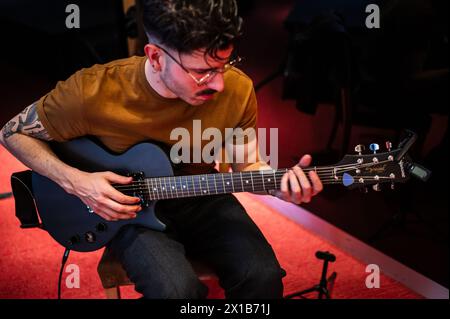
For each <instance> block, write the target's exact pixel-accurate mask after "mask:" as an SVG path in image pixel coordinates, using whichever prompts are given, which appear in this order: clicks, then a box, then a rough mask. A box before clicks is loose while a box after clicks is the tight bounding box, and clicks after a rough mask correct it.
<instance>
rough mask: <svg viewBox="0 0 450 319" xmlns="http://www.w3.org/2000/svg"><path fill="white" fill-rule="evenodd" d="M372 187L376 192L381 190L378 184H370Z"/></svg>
mask: <svg viewBox="0 0 450 319" xmlns="http://www.w3.org/2000/svg"><path fill="white" fill-rule="evenodd" d="M372 188H373V190H374V191H376V192H379V191H381V187H380V184H375V185H373V186H372Z"/></svg>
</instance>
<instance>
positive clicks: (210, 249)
mask: <svg viewBox="0 0 450 319" xmlns="http://www.w3.org/2000/svg"><path fill="white" fill-rule="evenodd" d="M156 214H157V216H158V217H159V218H160V220H161V221H163V222H164V223H165V224H166V225H167V229H166V231H164V232H159V231H154V230H150V229H147V228H144V227H137V226H126V227H124V228H123V229H122V231H121V232H120V233H119V234H118V236H116V237H115V238H114V240H113V241H112V242H111V244H110V249H111V250H112V252H113V253H114V254H115V255H116V256H117V258H119V260H120V261H121V263H122V264H123V267H124V268H125V270H126V271H127V274H128V276H129V278H130V279H131V281H133V282H134V283H135V285H136V291H138V292H140V293H142V294H143V296H144V297H145V298H205V297H206V295H207V293H208V289H207V287H206V286H205V285H204V284H203V283H202V282H201V281H200V280H199V279H198V277H197V275H196V274H195V272H194V270H193V269H192V266H191V264H190V262H189V261H188V259H186V255H188V256H189V257H192V258H194V259H197V260H200V261H203V262H205V263H206V264H207V265H208V266H210V267H211V268H212V269H213V270H214V271H215V272H216V274H217V275H218V277H219V283H220V285H221V287H222V288H223V289H224V290H225V296H226V297H227V298H281V297H282V294H283V285H282V274H283V270H282V269H281V268H280V265H279V263H278V261H277V259H276V257H275V254H274V252H273V250H272V247H271V246H270V245H269V243H268V242H267V240H266V239H265V238H264V236H263V234H262V233H261V231H260V230H259V229H258V227H257V226H256V225H255V223H254V222H253V221H252V220H251V218H250V217H249V216H248V215H247V213H246V212H245V209H244V208H243V207H242V205H241V204H240V203H239V201H238V200H237V199H236V198H235V197H234V196H233V195H229V194H228V195H216V196H205V197H197V198H182V199H175V200H164V201H159V202H158V203H157V204H156Z"/></svg>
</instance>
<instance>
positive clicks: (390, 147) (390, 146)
mask: <svg viewBox="0 0 450 319" xmlns="http://www.w3.org/2000/svg"><path fill="white" fill-rule="evenodd" d="M386 149H387V150H388V152H390V151H391V149H392V143H391V141H386Z"/></svg>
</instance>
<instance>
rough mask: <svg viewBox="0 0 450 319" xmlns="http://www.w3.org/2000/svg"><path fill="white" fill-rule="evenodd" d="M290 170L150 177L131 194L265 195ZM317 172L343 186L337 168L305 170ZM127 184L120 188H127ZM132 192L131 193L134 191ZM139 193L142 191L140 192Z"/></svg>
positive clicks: (162, 196) (154, 196) (159, 196)
mask: <svg viewBox="0 0 450 319" xmlns="http://www.w3.org/2000/svg"><path fill="white" fill-rule="evenodd" d="M287 171H288V169H279V170H262V171H244V172H233V173H216V174H201V175H184V176H168V177H150V178H144V179H143V180H138V181H135V182H134V183H133V184H134V185H135V189H134V191H133V188H132V187H131V185H133V184H130V185H127V186H128V188H127V190H128V191H127V193H129V194H130V193H131V194H134V195H135V196H136V193H141V194H143V195H144V199H146V200H158V199H170V198H182V197H196V196H205V195H217V194H227V193H237V192H262V191H268V190H273V189H279V188H280V184H281V178H282V177H283V175H284V174H285V173H286V172H287ZM303 171H304V172H305V174H306V176H307V178H308V179H309V175H308V172H309V171H316V172H317V174H318V175H319V177H320V178H321V180H322V183H323V184H338V183H341V181H340V180H339V178H338V177H336V167H335V166H333V167H330V166H324V167H313V168H305V169H303ZM124 186H125V185H123V186H122V187H119V189H121V188H122V190H125V189H123V188H124ZM130 190H131V192H130ZM136 190H139V191H136Z"/></svg>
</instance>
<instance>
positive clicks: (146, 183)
mask: <svg viewBox="0 0 450 319" xmlns="http://www.w3.org/2000/svg"><path fill="white" fill-rule="evenodd" d="M145 185H146V187H147V192H148V197H149V198H148V199H149V200H153V198H152V193H151V192H150V187H149V185H148V179H146V180H145Z"/></svg>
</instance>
